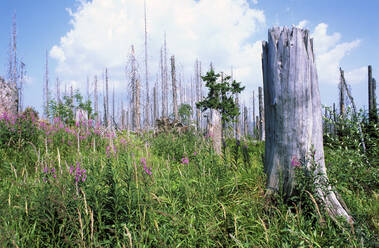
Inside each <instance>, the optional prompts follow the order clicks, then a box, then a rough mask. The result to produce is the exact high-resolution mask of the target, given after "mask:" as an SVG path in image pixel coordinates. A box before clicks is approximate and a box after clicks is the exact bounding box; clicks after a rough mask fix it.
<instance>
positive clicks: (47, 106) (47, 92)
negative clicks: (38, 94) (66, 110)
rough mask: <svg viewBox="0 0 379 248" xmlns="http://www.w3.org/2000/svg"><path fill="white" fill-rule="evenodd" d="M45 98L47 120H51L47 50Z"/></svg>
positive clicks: (46, 55)
mask: <svg viewBox="0 0 379 248" xmlns="http://www.w3.org/2000/svg"><path fill="white" fill-rule="evenodd" d="M43 96H44V100H45V101H44V115H45V118H46V119H48V118H49V101H50V98H49V61H48V53H47V50H46V54H45V87H44V92H43Z"/></svg>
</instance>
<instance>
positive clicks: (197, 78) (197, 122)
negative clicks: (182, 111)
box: [195, 59, 201, 131]
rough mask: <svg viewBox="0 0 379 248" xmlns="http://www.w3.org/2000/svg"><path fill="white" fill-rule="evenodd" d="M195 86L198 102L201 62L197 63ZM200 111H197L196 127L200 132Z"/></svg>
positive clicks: (197, 100)
mask: <svg viewBox="0 0 379 248" xmlns="http://www.w3.org/2000/svg"><path fill="white" fill-rule="evenodd" d="M195 86H196V102H199V101H200V76H199V61H198V60H197V59H196V61H195ZM200 121H201V120H200V110H199V109H196V127H197V130H198V131H199V130H200Z"/></svg>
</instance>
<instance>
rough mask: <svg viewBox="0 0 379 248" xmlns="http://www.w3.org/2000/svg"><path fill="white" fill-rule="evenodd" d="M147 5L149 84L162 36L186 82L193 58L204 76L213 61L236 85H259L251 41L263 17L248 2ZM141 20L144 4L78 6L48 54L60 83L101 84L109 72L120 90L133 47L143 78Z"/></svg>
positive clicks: (164, 0) (257, 51)
mask: <svg viewBox="0 0 379 248" xmlns="http://www.w3.org/2000/svg"><path fill="white" fill-rule="evenodd" d="M146 2H147V18H148V21H147V29H148V57H149V78H150V80H151V81H153V82H155V78H156V73H157V72H158V71H159V70H158V65H159V52H160V48H161V46H162V43H163V38H164V33H165V32H166V34H167V47H168V56H169V57H170V56H171V55H173V54H174V55H175V58H176V62H177V63H178V64H181V65H182V66H183V68H184V69H183V70H184V73H185V79H186V81H187V82H188V80H189V78H190V76H191V75H192V74H193V68H194V61H195V59H196V58H199V59H200V60H201V61H202V65H203V66H202V67H203V72H204V71H205V70H208V66H209V64H210V62H211V61H212V62H213V64H214V65H215V68H216V70H217V71H220V70H224V71H227V72H230V67H231V66H233V68H234V71H235V75H236V79H237V80H239V81H242V82H243V83H245V84H246V83H248V84H253V83H254V85H255V86H254V88H256V86H257V84H258V82H261V80H262V76H261V64H260V56H261V43H260V42H256V43H253V42H251V40H252V38H253V36H254V34H255V33H256V32H257V31H258V30H259V29H260V28H261V27H263V26H264V24H265V15H264V13H263V11H261V10H257V9H251V8H249V5H248V1H247V0H219V1H215V0H202V1H195V0H181V1H177V0H160V1H154V0H147V1H146ZM215 2H217V4H215ZM253 2H254V3H255V2H257V1H253ZM143 14H144V9H143V1H135V0H112V1H104V0H93V1H89V2H83V1H82V2H81V5H80V7H79V8H78V9H77V10H76V11H71V13H70V15H71V16H72V20H71V24H72V25H73V27H72V29H71V30H70V31H69V32H68V33H66V34H65V35H64V36H63V37H62V38H61V40H60V43H59V44H56V45H55V46H53V47H52V48H51V50H50V56H51V57H52V58H54V59H56V60H57V62H58V64H57V68H56V73H57V74H59V76H60V77H61V79H62V81H65V82H70V81H71V82H72V83H73V84H75V85H79V82H83V83H82V85H85V78H86V76H87V75H89V76H90V78H93V76H94V75H95V74H97V75H98V77H99V78H100V81H101V73H102V71H103V70H104V68H105V67H108V68H109V71H110V75H111V81H112V80H113V81H118V82H120V83H119V85H120V87H121V85H122V84H125V83H122V82H125V72H124V67H125V64H126V61H127V56H128V54H129V52H130V47H131V45H132V44H133V45H134V46H135V50H136V56H137V59H138V60H139V65H140V66H139V67H140V69H141V72H140V73H141V75H144V71H143V68H144V66H143V59H144V50H143V47H144V16H143ZM142 78H144V77H142ZM113 81H112V82H113ZM152 84H153V83H152V82H151V83H150V85H152ZM249 88H251V89H252V88H253V86H250V85H249Z"/></svg>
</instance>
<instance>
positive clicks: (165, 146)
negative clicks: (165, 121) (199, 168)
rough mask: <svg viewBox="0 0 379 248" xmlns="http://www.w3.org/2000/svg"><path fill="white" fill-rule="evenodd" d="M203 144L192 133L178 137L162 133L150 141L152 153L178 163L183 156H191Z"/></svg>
mask: <svg viewBox="0 0 379 248" xmlns="http://www.w3.org/2000/svg"><path fill="white" fill-rule="evenodd" d="M202 145H205V144H204V143H201V140H199V139H198V138H197V136H196V135H195V134H194V133H191V132H186V133H184V134H182V135H180V136H176V135H175V134H167V133H162V134H160V135H158V136H157V137H155V138H154V139H153V140H152V141H151V149H152V151H153V152H154V153H155V154H156V155H158V156H162V157H163V158H166V159H167V158H168V157H169V158H170V159H173V160H174V161H178V162H180V161H181V159H182V158H183V156H192V155H193V153H194V152H198V148H199V147H200V146H202Z"/></svg>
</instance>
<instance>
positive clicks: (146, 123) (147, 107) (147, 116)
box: [143, 1, 150, 128]
mask: <svg viewBox="0 0 379 248" xmlns="http://www.w3.org/2000/svg"><path fill="white" fill-rule="evenodd" d="M143 3H144V20H145V80H146V103H145V104H146V107H145V121H144V126H145V128H147V127H148V126H149V109H150V97H149V73H148V70H147V29H146V1H144V2H143Z"/></svg>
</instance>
